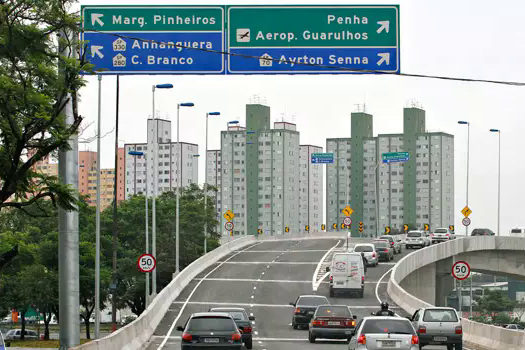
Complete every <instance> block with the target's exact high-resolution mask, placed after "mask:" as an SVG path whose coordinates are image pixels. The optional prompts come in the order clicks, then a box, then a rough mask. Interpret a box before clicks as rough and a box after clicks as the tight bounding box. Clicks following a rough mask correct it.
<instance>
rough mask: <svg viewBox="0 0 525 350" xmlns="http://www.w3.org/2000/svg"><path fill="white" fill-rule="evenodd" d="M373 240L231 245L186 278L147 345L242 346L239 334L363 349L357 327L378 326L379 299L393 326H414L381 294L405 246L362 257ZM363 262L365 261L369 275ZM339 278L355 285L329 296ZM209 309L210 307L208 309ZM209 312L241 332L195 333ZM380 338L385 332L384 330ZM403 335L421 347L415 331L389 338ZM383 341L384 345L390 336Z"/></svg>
mask: <svg viewBox="0 0 525 350" xmlns="http://www.w3.org/2000/svg"><path fill="white" fill-rule="evenodd" d="M375 243H385V244H386V245H387V246H389V241H388V240H385V239H381V240H377V241H375V242H374V241H373V240H371V239H350V242H349V244H348V247H347V246H346V242H345V240H344V239H303V240H284V241H269V242H258V243H255V244H253V245H251V246H249V247H247V248H244V249H242V250H239V251H235V252H233V253H231V254H230V255H228V256H225V257H224V258H223V259H221V261H219V262H218V263H216V264H215V265H213V266H212V267H210V268H208V269H207V270H205V271H203V272H202V273H200V274H199V275H198V276H197V278H195V279H194V280H192V281H191V282H190V283H189V285H188V287H187V288H185V289H184V290H183V291H182V293H181V294H180V295H179V297H178V298H177V299H176V300H175V301H174V302H173V304H172V305H171V307H170V308H169V310H168V312H167V313H166V315H165V317H164V319H163V320H162V322H161V323H160V325H159V327H157V329H156V330H155V333H154V336H153V337H152V338H151V339H150V342H149V344H148V347H147V349H148V350H157V349H158V350H160V349H194V348H195V349H197V348H214V349H215V348H217V349H220V348H223V347H220V346H226V348H232V349H233V348H241V347H239V344H238V341H237V339H238V338H239V339H242V342H243V343H244V346H243V347H242V348H243V349H244V348H247V349H250V348H253V349H302V350H304V349H324V348H330V349H348V348H349V346H350V348H351V349H353V348H356V349H361V348H365V347H359V346H360V345H361V346H362V345H363V344H362V342H363V341H364V339H365V338H363V337H361V338H359V337H360V335H359V331H361V332H362V329H361V328H360V327H361V326H365V327H366V328H368V327H377V325H376V326H373V323H374V322H376V321H373V322H372V321H366V322H365V320H371V319H374V318H376V317H377V316H372V315H371V314H372V313H374V314H375V313H376V312H378V311H380V303H381V301H385V302H388V303H389V304H390V305H389V308H390V310H391V311H394V312H395V313H396V317H395V318H396V321H392V322H403V324H401V325H397V323H393V324H392V327H394V328H395V329H397V328H396V327H407V329H412V330H414V328H413V326H412V325H411V322H410V321H409V320H408V319H407V318H406V317H407V316H409V315H406V314H404V313H403V311H402V310H401V309H399V308H398V307H397V306H396V305H395V304H393V303H392V302H391V300H390V299H389V298H388V296H387V293H386V282H387V281H388V274H389V272H390V269H391V268H392V267H393V265H394V264H395V263H396V261H398V260H399V259H401V258H402V257H403V256H405V255H406V254H407V250H406V249H404V247H402V245H401V244H400V243H401V242H397V241H396V242H395V243H396V247H395V249H392V251H394V250H395V251H396V253H397V252H398V251H399V254H395V255H394V259H393V260H390V259H387V260H386V261H384V262H383V261H381V262H377V261H375V260H371V261H367V260H366V258H364V257H363V255H365V254H367V255H370V256H372V254H374V253H375V251H372V252H370V250H372V249H373V247H375ZM398 243H399V248H398V246H397V244H398ZM387 249H390V247H388V248H387ZM369 253H371V254H369ZM376 256H377V257H378V255H376ZM364 264H366V265H368V267H367V271H366V273H364ZM339 275H340V276H341V277H340V276H339ZM342 276H347V277H344V278H346V279H348V281H342V284H341V286H344V287H350V286H353V287H352V288H348V290H346V288H342V289H341V290H338V291H337V292H336V293H333V294H332V293H331V290H335V289H336V288H335V287H336V286H339V284H338V281H339V279H340V278H343V277H342ZM354 279H355V281H354ZM354 287H355V289H354ZM361 291H362V297H361ZM208 311H211V312H212V313H209V314H206V312H208ZM206 315H208V317H213V318H216V317H220V318H221V319H222V318H228V319H229V321H230V322H228V327H230V326H231V325H235V324H237V330H238V333H237V332H236V331H235V330H234V329H231V328H228V327H226V328H228V330H225V332H226V333H227V334H226V335H224V334H223V333H220V332H219V331H218V330H217V329H216V328H214V327H212V326H210V329H208V333H207V334H206V332H204V333H205V334H201V333H199V334H198V335H197V334H193V333H192V331H191V329H192V327H193V326H192V325H193V322H194V319H195V318H197V319H202V317H206ZM398 316H399V317H398ZM246 318H248V319H249V322H250V325H249V326H246V324H245V325H244V326H241V325H240V324H239V321H245V320H246ZM214 322H215V321H214ZM224 322H225V321H224ZM212 323H213V322H212ZM225 324H226V322H225ZM383 328H384V327H383ZM394 328H393V329H394ZM410 332H412V331H410ZM212 333H213V334H212ZM384 336H386V337H388V336H389V335H388V332H387V333H385V334H384ZM378 337H379V338H381V337H382V336H381V335H378ZM358 338H359V339H361V343H359V341H358V340H359V339H358ZM404 338H406V339H408V340H409V341H407V342H408V343H409V344H408V345H409V347H407V349H413V346H416V348H419V345H417V343H416V344H415V345H414V342H416V341H417V340H416V338H417V333H416V331H415V330H414V331H413V332H412V333H411V334H410V336H408V337H404V336H401V337H400V338H399V340H391V341H393V342H394V343H393V344H394V345H396V344H398V341H399V344H402V343H403V344H404V343H405V339H404ZM199 339H201V340H202V341H200V340H199ZM248 339H249V340H248ZM352 339H354V340H355V341H354V342H352V341H351V340H352ZM349 341H350V342H349ZM378 342H379V343H380V342H381V341H379V340H378ZM383 342H384V344H385V348H388V346H389V345H388V344H389V342H388V341H387V340H384V341H383ZM396 346H397V345H396ZM398 348H399V347H398ZM401 349H402V347H401ZM414 349H415V348H414Z"/></svg>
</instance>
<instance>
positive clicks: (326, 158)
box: [312, 153, 334, 164]
mask: <svg viewBox="0 0 525 350" xmlns="http://www.w3.org/2000/svg"><path fill="white" fill-rule="evenodd" d="M333 162H334V154H333V153H312V164H332V163H333Z"/></svg>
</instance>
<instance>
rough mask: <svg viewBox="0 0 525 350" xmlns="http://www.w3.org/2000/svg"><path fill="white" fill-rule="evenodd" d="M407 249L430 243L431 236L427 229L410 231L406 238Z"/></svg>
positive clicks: (422, 246) (421, 246)
mask: <svg viewBox="0 0 525 350" xmlns="http://www.w3.org/2000/svg"><path fill="white" fill-rule="evenodd" d="M405 245H406V248H407V249H410V248H414V247H419V248H424V247H426V246H429V245H430V238H429V237H428V236H427V233H426V232H425V231H410V232H408V233H407V238H406V239H405Z"/></svg>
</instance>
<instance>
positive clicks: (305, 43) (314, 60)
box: [226, 5, 399, 73]
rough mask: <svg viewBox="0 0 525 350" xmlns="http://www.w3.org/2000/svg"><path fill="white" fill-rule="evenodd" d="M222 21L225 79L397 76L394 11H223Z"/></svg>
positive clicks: (267, 8) (337, 8)
mask: <svg viewBox="0 0 525 350" xmlns="http://www.w3.org/2000/svg"><path fill="white" fill-rule="evenodd" d="M226 18H227V23H228V35H227V47H228V50H229V52H230V53H232V54H233V56H232V57H230V59H229V68H228V73H279V72H281V73H351V72H352V70H353V73H355V72H356V71H358V72H359V73H370V72H372V73H373V72H377V71H382V72H398V71H399V6H397V5H390V6H374V5H366V6H365V5H363V6H343V5H341V6H337V5H336V6H322V5H319V6H227V15H226ZM245 56H256V57H259V59H254V58H246V57H245Z"/></svg>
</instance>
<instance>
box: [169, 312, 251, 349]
mask: <svg viewBox="0 0 525 350" xmlns="http://www.w3.org/2000/svg"><path fill="white" fill-rule="evenodd" d="M177 330H178V331H181V332H183V333H182V336H181V338H182V340H181V349H182V350H190V349H232V350H233V349H235V350H240V349H242V336H241V332H240V331H239V329H238V328H237V325H236V324H235V322H234V320H233V318H232V317H231V316H230V315H229V314H227V313H225V312H200V313H195V314H192V315H191V316H190V318H189V319H188V321H187V322H186V325H185V326H184V327H181V326H178V327H177Z"/></svg>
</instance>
